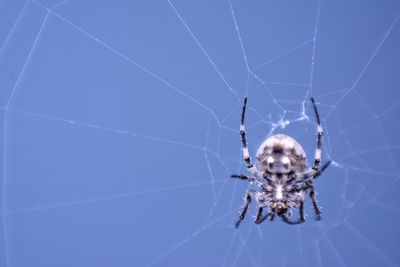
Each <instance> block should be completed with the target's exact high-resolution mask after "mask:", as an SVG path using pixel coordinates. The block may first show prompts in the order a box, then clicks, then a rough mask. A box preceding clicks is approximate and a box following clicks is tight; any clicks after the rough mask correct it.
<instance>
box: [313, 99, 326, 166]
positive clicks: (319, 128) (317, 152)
mask: <svg viewBox="0 0 400 267" xmlns="http://www.w3.org/2000/svg"><path fill="white" fill-rule="evenodd" d="M311 102H312V106H313V109H314V114H315V118H316V120H317V148H316V149H315V158H314V165H313V167H312V168H313V169H314V170H315V171H318V169H319V165H320V163H321V147H322V136H323V135H324V130H323V128H322V125H321V120H320V117H319V113H318V109H317V105H316V104H315V100H314V98H313V97H311Z"/></svg>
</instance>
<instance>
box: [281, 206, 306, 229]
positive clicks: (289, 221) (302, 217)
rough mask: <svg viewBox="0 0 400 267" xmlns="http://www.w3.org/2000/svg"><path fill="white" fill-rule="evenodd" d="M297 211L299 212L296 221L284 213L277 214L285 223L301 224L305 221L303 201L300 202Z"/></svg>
mask: <svg viewBox="0 0 400 267" xmlns="http://www.w3.org/2000/svg"><path fill="white" fill-rule="evenodd" d="M299 213H300V217H299V219H297V220H296V221H292V220H291V218H290V217H289V216H288V215H286V214H279V216H280V217H281V218H282V220H283V221H284V222H285V223H287V224H301V223H303V222H305V221H306V219H305V215H304V202H301V203H300V208H299Z"/></svg>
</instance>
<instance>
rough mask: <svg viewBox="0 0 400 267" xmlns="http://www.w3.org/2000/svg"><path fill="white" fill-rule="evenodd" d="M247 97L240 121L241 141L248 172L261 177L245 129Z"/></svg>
mask: <svg viewBox="0 0 400 267" xmlns="http://www.w3.org/2000/svg"><path fill="white" fill-rule="evenodd" d="M246 105H247V97H245V98H244V103H243V110H242V118H241V121H240V139H241V141H242V150H243V159H244V162H245V163H246V167H247V170H248V171H249V172H250V173H252V174H253V175H256V176H259V172H258V170H257V168H256V167H255V166H254V165H253V163H252V162H251V158H250V152H249V148H248V146H247V139H246V130H245V128H244V115H245V113H246Z"/></svg>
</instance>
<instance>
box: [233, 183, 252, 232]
mask: <svg viewBox="0 0 400 267" xmlns="http://www.w3.org/2000/svg"><path fill="white" fill-rule="evenodd" d="M256 197H257V192H256V191H254V190H249V191H247V194H246V198H245V204H244V206H243V210H242V212H241V213H240V215H239V219H238V220H237V221H236V223H235V227H236V228H238V227H239V225H240V223H241V222H242V221H243V219H244V217H245V216H246V213H247V210H248V209H249V205H250V202H251V200H252V198H253V199H254V198H256Z"/></svg>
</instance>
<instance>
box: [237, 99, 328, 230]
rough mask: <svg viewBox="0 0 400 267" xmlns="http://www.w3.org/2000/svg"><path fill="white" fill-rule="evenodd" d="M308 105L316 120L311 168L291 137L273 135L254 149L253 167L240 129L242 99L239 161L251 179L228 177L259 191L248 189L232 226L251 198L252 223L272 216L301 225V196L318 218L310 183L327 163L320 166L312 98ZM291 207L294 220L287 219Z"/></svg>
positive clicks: (319, 136)
mask: <svg viewBox="0 0 400 267" xmlns="http://www.w3.org/2000/svg"><path fill="white" fill-rule="evenodd" d="M311 102H312V105H313V109H314V113H315V117H316V120H317V148H316V150H315V158H314V163H313V166H312V167H311V168H309V169H307V158H306V153H305V151H304V149H303V148H302V146H301V145H300V144H299V143H298V142H297V141H296V140H295V139H294V138H292V137H290V136H288V135H284V134H276V135H272V136H270V137H269V138H267V139H266V140H265V141H264V142H263V143H262V144H261V146H260V147H259V148H258V151H257V166H254V165H253V163H252V162H251V158H250V153H249V150H248V147H247V140H246V131H245V128H244V115H245V111H246V104H247V98H245V99H244V105H243V111H242V120H241V125H240V136H241V139H242V145H243V158H244V161H245V163H246V166H247V169H248V170H249V171H250V173H251V174H252V175H254V176H255V177H249V176H246V175H232V177H233V178H239V179H242V180H248V181H249V182H252V183H255V184H256V185H257V186H258V187H259V188H260V189H261V190H260V191H254V190H249V191H248V192H247V195H246V198H245V200H246V202H245V205H244V207H243V210H242V212H241V213H240V216H239V220H238V221H237V222H236V227H238V226H239V224H240V222H241V221H242V220H243V219H244V217H245V215H246V212H247V210H248V208H249V205H250V202H251V200H252V199H255V200H256V201H257V202H258V204H259V209H258V213H257V216H256V220H255V222H256V223H261V222H263V221H264V220H265V219H266V218H268V219H269V220H273V218H274V216H275V215H278V216H279V217H281V218H282V219H283V221H285V222H287V223H289V224H297V223H302V222H304V221H305V216H304V198H305V195H309V196H310V198H311V201H312V204H313V207H314V210H315V213H316V215H317V219H320V216H321V210H320V208H319V207H318V204H317V200H316V198H315V189H314V185H313V182H314V180H315V178H316V177H318V176H319V175H321V173H322V172H323V171H324V170H325V169H326V168H327V167H328V166H329V164H330V162H327V163H325V164H324V165H323V166H320V162H321V146H322V135H323V129H322V126H321V121H320V118H319V114H318V110H317V107H316V104H315V101H314V98H311ZM265 207H268V209H269V212H268V214H267V216H264V217H263V215H262V213H263V209H264V208H265ZM293 208H298V209H299V210H300V217H299V218H298V219H297V220H296V221H292V220H291V216H292V209H293Z"/></svg>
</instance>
